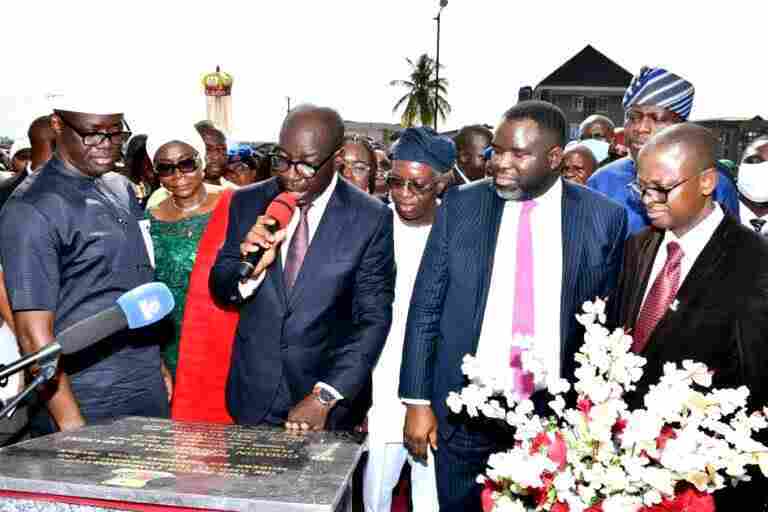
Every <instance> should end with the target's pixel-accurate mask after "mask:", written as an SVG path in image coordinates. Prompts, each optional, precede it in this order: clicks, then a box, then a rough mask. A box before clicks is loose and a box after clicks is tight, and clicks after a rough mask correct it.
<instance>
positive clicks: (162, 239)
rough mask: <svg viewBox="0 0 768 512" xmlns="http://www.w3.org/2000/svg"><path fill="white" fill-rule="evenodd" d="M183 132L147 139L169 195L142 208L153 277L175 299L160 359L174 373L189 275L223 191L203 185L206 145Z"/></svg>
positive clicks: (157, 172) (157, 169) (153, 159)
mask: <svg viewBox="0 0 768 512" xmlns="http://www.w3.org/2000/svg"><path fill="white" fill-rule="evenodd" d="M187 132H188V133H187V134H186V136H185V135H183V134H184V132H183V131H181V132H180V133H182V135H175V134H174V135H173V136H167V137H153V136H152V135H150V136H149V137H148V139H147V143H146V144H147V154H149V155H150V157H151V158H152V164H153V167H154V172H155V174H156V175H157V178H158V180H159V181H160V184H161V185H162V186H163V188H165V189H166V190H167V191H168V193H169V196H168V197H167V198H166V199H165V200H163V201H162V202H161V203H160V204H158V205H157V206H156V207H154V208H151V209H150V210H148V212H147V218H148V219H149V222H150V234H151V237H152V245H153V248H154V263H155V277H156V279H157V280H158V281H162V282H163V283H165V284H166V285H168V287H169V288H170V289H171V292H172V293H173V296H174V299H175V301H176V308H175V309H174V310H173V313H172V316H173V323H174V333H173V337H172V339H169V340H168V342H166V343H165V344H164V345H163V347H162V350H163V361H164V362H165V365H166V367H167V370H168V371H169V373H170V376H171V377H175V374H176V367H177V363H178V356H179V339H180V335H181V330H182V320H183V318H184V309H185V304H186V299H187V290H188V286H189V280H190V274H191V272H192V270H193V267H194V265H195V260H196V256H197V253H198V244H199V242H200V239H201V237H203V234H204V232H205V231H206V227H207V226H208V223H209V220H210V219H211V215H212V213H213V211H214V210H215V209H216V206H217V204H218V203H219V201H220V199H221V197H222V194H223V191H222V189H221V188H220V187H216V186H209V185H206V184H205V183H203V179H204V177H205V174H204V168H205V164H204V162H205V146H203V144H202V140H201V139H200V136H199V135H197V133H196V132H194V131H193V129H192V126H191V125H190V127H189V130H188V131H187Z"/></svg>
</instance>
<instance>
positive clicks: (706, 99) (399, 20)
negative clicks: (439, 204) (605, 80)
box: [0, 0, 768, 140]
mask: <svg viewBox="0 0 768 512" xmlns="http://www.w3.org/2000/svg"><path fill="white" fill-rule="evenodd" d="M710 4H712V5H714V6H716V7H709V5H710ZM116 5H117V4H116V3H113V2H109V3H104V2H94V1H90V0H88V1H85V0H69V1H67V2H52V1H47V0H46V1H35V2H30V1H26V2H19V1H13V0H9V1H8V2H4V5H3V19H4V21H3V28H2V30H1V31H0V44H2V48H4V49H7V50H8V52H7V53H6V56H5V59H4V62H3V68H4V70H5V72H4V73H3V80H2V81H1V82H0V83H2V85H0V112H3V113H4V115H2V116H0V134H3V135H10V136H13V135H14V134H15V133H18V132H19V130H20V129H22V128H23V127H25V125H26V124H27V123H28V122H29V120H30V118H31V117H33V116H34V115H35V113H36V112H35V110H39V109H36V108H33V107H32V105H31V104H32V103H33V102H37V99H38V98H41V97H42V96H43V95H44V94H45V93H46V92H50V91H51V90H67V89H70V88H72V87H76V86H77V85H76V84H78V83H81V82H84V81H85V82H88V83H91V84H93V83H102V82H103V83H109V84H110V85H109V87H108V90H110V91H112V93H113V94H114V95H115V98H116V101H120V102H122V103H124V104H125V105H126V112H127V117H128V119H129V120H130V121H131V125H132V127H133V128H134V131H135V132H147V131H152V130H153V129H162V130H163V131H166V130H167V129H168V128H170V127H173V126H177V125H179V124H182V123H187V122H193V121H194V120H197V119H200V118H203V117H204V115H205V103H204V99H203V97H202V93H201V90H200V85H199V79H200V76H201V74H202V73H203V72H205V71H210V70H213V69H214V68H215V66H216V65H217V64H219V65H221V66H222V68H223V69H224V70H226V71H228V72H230V73H232V74H233V75H234V77H235V85H234V89H233V107H234V127H235V128H234V135H235V136H236V137H240V138H245V139H250V140H270V139H274V138H275V137H276V133H277V130H278V128H279V125H280V122H281V120H282V116H283V115H284V113H285V106H286V100H285V97H286V96H291V98H292V104H293V105H296V104H298V103H301V102H312V103H316V104H324V105H329V106H332V107H335V108H337V109H338V110H339V111H340V112H341V114H342V115H343V116H344V117H345V118H346V119H351V120H356V121H380V122H397V120H398V116H397V115H395V114H393V113H392V105H393V104H394V102H395V101H396V99H397V98H398V97H399V95H401V94H402V92H401V91H400V90H398V89H396V88H393V87H390V86H389V85H388V82H389V81H390V80H391V79H394V78H405V75H406V73H407V71H408V68H407V66H406V64H405V60H404V58H405V57H411V58H413V59H415V58H416V57H417V56H418V55H420V54H421V53H425V52H426V53H429V54H431V55H434V49H435V23H434V21H433V20H432V18H433V17H434V15H435V14H436V12H437V5H438V1H437V0H434V1H432V0H388V1H373V0H356V1H354V0H323V1H317V0H315V1H309V0H306V1H305V0H282V1H279V2H272V1H264V0H261V1H257V2H248V3H246V2H230V1H225V0H220V1H218V2H205V3H204V2H195V1H187V2H180V1H177V0H155V1H152V2H150V1H145V0H133V1H131V2H124V3H122V5H124V6H125V8H124V9H123V10H122V11H117V10H116V9H115V6H116ZM767 25H768V2H758V1H748V0H731V1H729V2H719V3H714V2H711V3H710V2H707V3H704V2H695V3H694V2H690V1H688V0H678V1H674V2H673V1H669V0H666V1H656V0H646V1H644V2H638V3H632V2H628V1H624V2H619V1H613V2H607V1H602V0H597V1H593V2H589V3H584V2H560V1H538V2H517V1H511V0H506V1H502V0H450V1H449V5H448V6H447V7H446V9H445V10H444V12H443V16H442V41H441V62H442V63H443V64H444V65H445V70H444V71H443V74H444V75H445V76H446V77H447V78H448V79H449V80H450V84H451V85H450V88H449V101H450V102H451V104H452V105H453V108H454V111H453V114H452V115H451V117H450V119H449V120H448V121H447V123H445V125H444V126H442V127H441V128H445V129H451V128H454V127H457V126H461V125H463V124H468V123H476V122H485V123H489V124H494V123H495V122H496V120H497V119H498V117H499V115H500V114H501V113H502V112H503V111H504V110H505V109H506V108H507V107H509V106H510V105H511V104H513V103H514V101H515V99H516V95H517V90H518V88H519V87H520V86H522V85H527V84H531V85H535V84H536V83H537V82H538V81H539V80H541V79H542V78H544V77H545V76H546V75H547V74H549V73H550V72H551V71H553V70H554V69H555V68H556V67H557V66H559V65H560V64H561V63H562V62H564V61H565V60H566V59H568V58H570V57H571V56H572V55H573V54H575V53H576V52H578V51H579V50H580V49H581V48H582V47H583V46H584V45H586V44H588V43H590V44H592V45H593V46H595V47H596V48H597V49H599V50H600V51H602V52H603V53H605V54H606V55H607V56H609V57H610V58H612V59H613V60H615V61H616V62H618V63H619V64H621V65H622V66H624V67H625V68H627V69H628V70H629V71H630V72H632V73H634V72H635V71H636V70H637V69H639V67H640V66H641V65H644V64H648V65H661V66H665V67H668V68H669V69H670V70H671V71H674V72H676V73H678V74H680V75H682V76H685V77H686V78H688V79H690V80H691V81H693V82H694V84H695V86H696V88H697V96H696V102H695V106H694V112H693V117H694V118H697V117H698V118H705V117H715V116H739V117H740V116H749V117H751V116H753V115H756V114H759V115H762V116H763V117H768V92H767V91H768V87H766V76H768V75H766V70H765V58H764V55H765V49H766V43H765V33H766V26H767Z"/></svg>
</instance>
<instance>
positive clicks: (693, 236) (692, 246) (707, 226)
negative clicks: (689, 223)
mask: <svg viewBox="0 0 768 512" xmlns="http://www.w3.org/2000/svg"><path fill="white" fill-rule="evenodd" d="M724 217H725V214H724V213H723V210H722V208H720V205H718V204H717V203H715V207H714V208H713V209H712V212H711V213H710V214H709V215H707V216H706V217H705V218H704V219H703V220H702V221H701V222H699V223H698V224H697V225H696V227H694V228H693V229H692V230H690V231H689V232H687V233H686V234H684V235H683V236H682V237H680V238H678V237H677V235H675V234H674V233H673V232H672V230H669V229H668V230H667V232H666V233H665V234H664V243H663V245H664V246H665V247H666V246H667V245H668V244H669V243H670V242H672V241H674V242H677V243H678V244H680V248H681V249H682V250H683V257H685V258H688V257H692V258H693V259H694V260H695V259H696V258H698V256H699V254H701V251H702V250H704V246H705V245H707V242H709V239H710V238H712V235H714V234H715V231H716V230H717V227H718V226H719V225H720V223H721V222H722V220H723V218H724Z"/></svg>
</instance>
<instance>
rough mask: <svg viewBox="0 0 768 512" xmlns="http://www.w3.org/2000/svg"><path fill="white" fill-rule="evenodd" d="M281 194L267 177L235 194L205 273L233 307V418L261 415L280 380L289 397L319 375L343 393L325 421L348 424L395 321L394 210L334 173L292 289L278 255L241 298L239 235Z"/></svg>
mask: <svg viewBox="0 0 768 512" xmlns="http://www.w3.org/2000/svg"><path fill="white" fill-rule="evenodd" d="M278 193H279V188H278V183H277V180H276V179H274V178H273V179H270V180H267V181H265V182H262V183H258V184H256V185H252V186H249V187H245V188H243V189H240V190H238V191H237V192H235V194H234V196H233V197H232V204H231V206H230V212H229V227H228V232H227V240H226V242H225V244H224V246H223V247H222V249H221V250H220V251H219V254H218V257H217V259H216V263H215V265H214V267H213V270H212V272H211V277H210V284H211V289H212V291H213V293H214V295H215V296H216V297H217V298H218V299H219V300H220V301H222V302H224V303H228V304H235V305H238V306H239V307H240V322H239V324H238V327H237V333H236V335H235V342H234V347H233V351H232V361H231V369H230V373H229V379H228V382H227V405H228V408H229V412H230V414H231V415H232V417H233V418H234V419H235V420H236V421H237V422H238V423H242V424H255V423H259V422H261V421H262V420H263V419H264V416H265V415H266V414H267V413H268V412H269V408H270V406H271V405H272V402H273V400H274V397H275V396H276V393H277V392H278V384H279V382H280V381H281V379H282V378H285V380H286V382H287V384H288V387H289V392H290V395H291V399H292V402H293V403H294V404H295V403H298V402H299V401H300V400H301V399H302V398H304V397H305V396H306V395H307V394H308V393H310V392H311V391H312V388H313V386H314V385H315V384H316V383H317V382H318V381H322V382H325V383H327V384H329V385H331V386H333V387H334V388H335V389H336V390H338V391H339V392H340V393H341V394H342V395H343V396H344V397H345V400H342V401H341V402H340V403H339V405H337V406H336V408H334V410H333V411H332V417H329V426H330V427H334V428H342V427H347V426H351V425H353V424H354V423H355V422H359V421H362V419H363V418H364V417H365V414H366V412H367V408H368V405H369V404H370V386H369V382H370V377H371V371H372V368H373V365H374V364H375V363H376V360H377V358H378V356H379V354H380V352H381V349H382V348H383V346H384V342H385V340H386V337H387V334H388V332H389V326H390V323H391V321H392V300H393V298H394V281H395V268H394V246H393V239H392V211H391V210H390V209H389V208H387V207H386V206H385V205H384V204H383V203H381V201H379V200H377V199H375V198H373V197H372V196H369V195H368V194H365V193H364V192H361V191H360V190H358V189H356V188H355V187H354V186H352V185H351V184H349V183H348V182H347V181H346V180H344V179H341V178H340V179H339V180H338V184H337V185H336V188H335V190H334V191H333V193H332V195H331V198H330V200H329V202H328V205H327V207H326V210H325V213H324V214H323V216H322V219H321V221H320V225H319V226H318V227H317V230H316V231H315V235H314V237H313V239H312V242H311V244H310V246H309V250H308V252H307V254H306V256H305V259H304V263H303V266H302V268H301V271H300V273H299V275H298V277H297V279H296V283H295V285H294V286H293V289H292V291H291V292H290V293H288V291H287V290H286V288H285V285H284V281H283V270H282V264H281V262H280V258H278V259H277V261H275V263H274V264H273V265H272V266H271V267H270V268H269V269H268V270H267V275H266V277H265V279H264V281H263V282H262V283H261V285H260V286H259V288H258V289H257V290H256V291H255V292H254V294H253V295H252V296H251V297H250V298H248V299H246V300H242V298H241V296H240V293H239V291H238V289H237V284H238V277H237V269H238V266H239V263H240V242H241V241H242V240H243V239H244V238H245V235H246V233H247V232H248V230H249V229H250V228H251V227H252V225H253V224H254V223H255V222H256V218H257V217H258V216H259V215H263V214H264V212H265V210H266V208H267V205H268V204H269V203H270V202H271V201H272V200H273V199H274V198H275V196H277V194H278ZM332 419H333V421H332Z"/></svg>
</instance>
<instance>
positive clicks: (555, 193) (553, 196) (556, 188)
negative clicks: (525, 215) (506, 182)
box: [504, 178, 563, 210]
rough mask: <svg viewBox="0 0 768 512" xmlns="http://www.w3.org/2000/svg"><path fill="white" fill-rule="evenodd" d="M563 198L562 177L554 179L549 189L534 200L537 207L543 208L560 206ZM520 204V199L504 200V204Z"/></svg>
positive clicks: (508, 205)
mask: <svg viewBox="0 0 768 512" xmlns="http://www.w3.org/2000/svg"><path fill="white" fill-rule="evenodd" d="M562 200H563V178H558V179H557V180H555V184H554V185H552V186H551V187H550V188H549V190H547V191H546V192H544V193H543V194H542V195H540V196H539V197H537V198H536V199H534V201H536V206H537V209H539V210H540V209H541V207H544V208H545V209H550V208H560V206H561V205H562ZM520 204H522V201H512V200H509V201H504V206H506V207H515V206H518V205H520Z"/></svg>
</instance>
